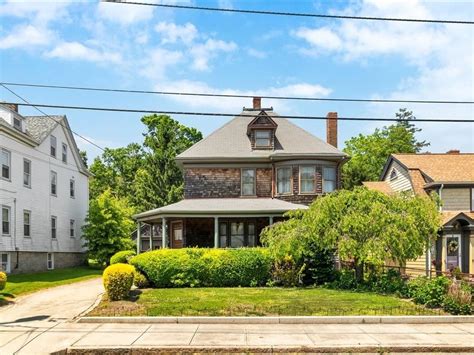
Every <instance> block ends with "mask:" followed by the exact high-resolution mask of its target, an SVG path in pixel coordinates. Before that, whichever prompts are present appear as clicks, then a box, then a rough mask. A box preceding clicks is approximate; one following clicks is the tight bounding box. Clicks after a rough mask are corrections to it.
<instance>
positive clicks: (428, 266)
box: [426, 242, 431, 279]
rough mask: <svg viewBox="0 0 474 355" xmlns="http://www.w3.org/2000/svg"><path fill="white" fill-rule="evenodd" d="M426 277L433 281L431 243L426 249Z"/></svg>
mask: <svg viewBox="0 0 474 355" xmlns="http://www.w3.org/2000/svg"><path fill="white" fill-rule="evenodd" d="M426 276H428V277H429V278H430V279H431V248H430V244H429V242H428V245H427V247H426Z"/></svg>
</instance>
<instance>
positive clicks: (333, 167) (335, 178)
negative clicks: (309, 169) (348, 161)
mask: <svg viewBox="0 0 474 355" xmlns="http://www.w3.org/2000/svg"><path fill="white" fill-rule="evenodd" d="M324 169H334V180H327V181H334V190H332V191H324V182H325V181H326V179H325V178H324ZM321 178H322V179H321V180H322V187H321V188H322V191H323V194H327V193H331V192H333V191H336V190H337V169H336V167H335V166H323V174H322V176H321Z"/></svg>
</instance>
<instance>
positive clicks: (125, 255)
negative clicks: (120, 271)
mask: <svg viewBox="0 0 474 355" xmlns="http://www.w3.org/2000/svg"><path fill="white" fill-rule="evenodd" d="M135 254H136V253H135V251H134V250H123V251H119V252H117V253H115V254H114V255H112V257H111V258H110V265H113V264H118V263H122V264H128V260H129V259H131V258H132V257H134V256H135Z"/></svg>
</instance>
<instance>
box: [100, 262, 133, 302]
mask: <svg viewBox="0 0 474 355" xmlns="http://www.w3.org/2000/svg"><path fill="white" fill-rule="evenodd" d="M134 273H135V268H134V267H133V266H132V265H128V264H114V265H110V266H109V267H107V268H106V269H105V270H104V274H103V276H102V279H103V282H104V288H105V292H107V296H108V297H109V299H110V300H111V301H118V300H123V299H125V298H127V297H128V293H129V292H130V289H131V288H132V285H133V277H134Z"/></svg>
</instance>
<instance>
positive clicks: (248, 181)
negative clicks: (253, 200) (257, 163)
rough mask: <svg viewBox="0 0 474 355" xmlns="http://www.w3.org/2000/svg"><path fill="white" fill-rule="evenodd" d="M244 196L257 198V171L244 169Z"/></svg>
mask: <svg viewBox="0 0 474 355" xmlns="http://www.w3.org/2000/svg"><path fill="white" fill-rule="evenodd" d="M242 196H255V169H242Z"/></svg>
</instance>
